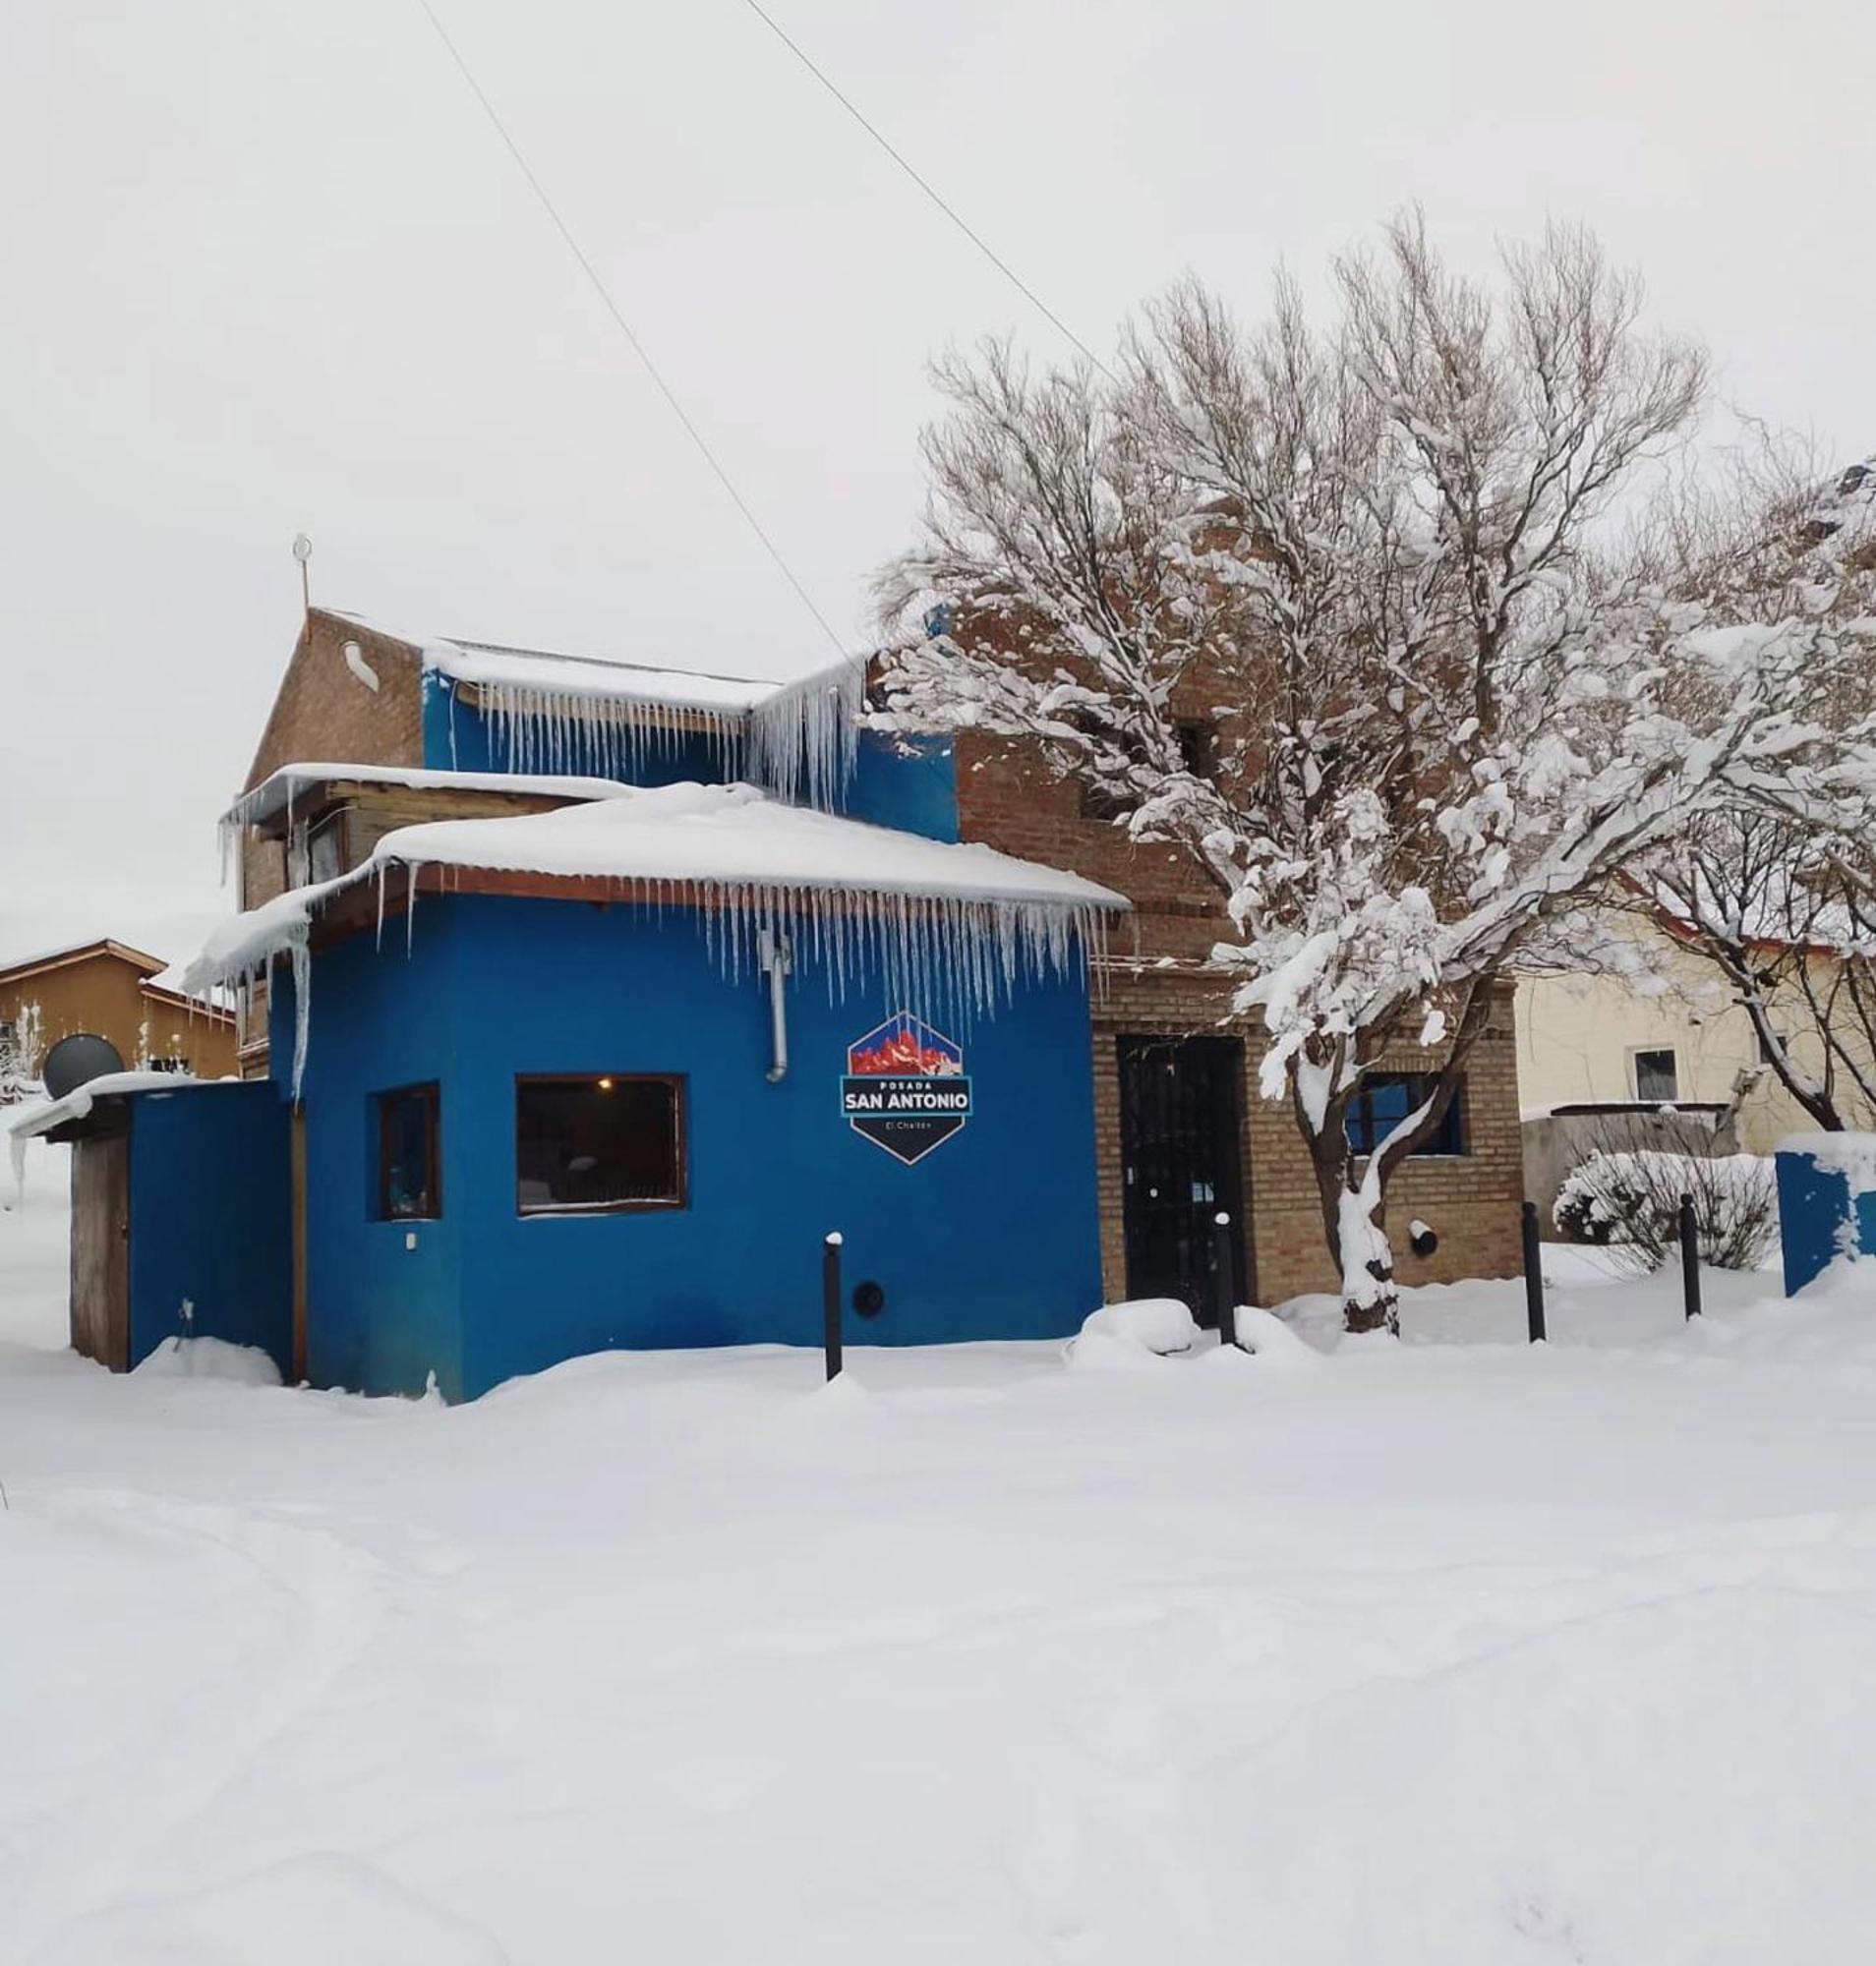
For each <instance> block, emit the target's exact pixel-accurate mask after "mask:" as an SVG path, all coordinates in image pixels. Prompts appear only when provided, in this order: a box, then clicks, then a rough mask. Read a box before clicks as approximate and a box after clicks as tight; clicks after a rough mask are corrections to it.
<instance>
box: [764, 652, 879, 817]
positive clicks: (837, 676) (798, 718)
mask: <svg viewBox="0 0 1876 1966" xmlns="http://www.w3.org/2000/svg"><path fill="white" fill-rule="evenodd" d="M865 707H866V664H865V661H864V659H862V658H858V657H855V658H853V659H851V660H850V661H848V662H845V663H843V664H841V665H840V666H839V667H838V668H834V669H831V670H830V669H822V670H819V671H817V672H816V673H815V674H813V675H810V676H803V677H802V678H801V680H800V681H799V682H795V683H790V684H789V685H788V686H787V687H786V688H784V689H778V690H777V691H775V692H774V694H773V695H771V696H768V697H765V698H764V699H763V701H762V702H760V703H758V704H757V705H756V706H755V708H754V709H753V710H751V711H750V712H749V718H748V733H749V734H748V774H749V777H750V779H751V780H752V781H754V782H755V783H756V784H759V785H766V786H767V787H768V788H769V790H771V791H772V792H774V793H775V794H776V795H777V796H778V797H779V798H785V799H787V800H788V801H789V802H790V803H791V804H795V805H811V806H814V807H817V808H818V809H819V810H820V811H822V812H832V811H833V810H834V809H835V807H836V805H837V803H838V801H839V798H840V794H841V792H842V790H843V789H844V788H845V786H846V784H847V781H848V779H849V778H850V776H851V774H852V770H853V756H854V751H855V748H856V746H857V743H858V735H859V717H860V713H861V711H862V710H864V708H865Z"/></svg>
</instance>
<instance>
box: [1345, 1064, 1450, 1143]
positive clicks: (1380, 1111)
mask: <svg viewBox="0 0 1876 1966" xmlns="http://www.w3.org/2000/svg"><path fill="white" fill-rule="evenodd" d="M1436 1083H1437V1080H1436V1078H1435V1076H1434V1074H1433V1073H1431V1072H1426V1071H1371V1072H1370V1073H1369V1075H1368V1076H1367V1077H1366V1078H1365V1079H1363V1080H1362V1089H1361V1090H1360V1091H1359V1092H1358V1093H1356V1095H1355V1097H1354V1098H1353V1099H1351V1100H1350V1101H1349V1106H1348V1120H1347V1131H1348V1143H1349V1145H1350V1146H1351V1147H1353V1148H1354V1149H1355V1151H1356V1152H1357V1153H1358V1154H1372V1153H1373V1152H1374V1151H1375V1149H1376V1147H1377V1146H1378V1145H1379V1143H1380V1142H1381V1141H1382V1140H1384V1139H1385V1138H1386V1137H1387V1135H1388V1134H1389V1133H1391V1132H1392V1131H1393V1130H1394V1128H1396V1127H1397V1126H1399V1125H1400V1123H1401V1121H1403V1120H1404V1119H1406V1117H1407V1115H1408V1114H1409V1113H1411V1112H1412V1111H1413V1110H1414V1108H1415V1107H1416V1106H1419V1105H1422V1104H1424V1103H1425V1102H1426V1101H1427V1100H1428V1099H1430V1098H1431V1097H1432V1096H1433V1089H1434V1086H1435V1085H1436ZM1465 1103H1466V1086H1465V1080H1464V1079H1461V1080H1460V1081H1459V1085H1458V1087H1457V1089H1456V1090H1455V1091H1454V1093H1453V1095H1452V1098H1451V1099H1450V1101H1448V1103H1447V1106H1446V1110H1445V1112H1444V1114H1443V1115H1441V1117H1440V1121H1439V1124H1438V1126H1436V1128H1434V1130H1433V1131H1432V1133H1431V1134H1429V1135H1428V1137H1427V1138H1426V1139H1424V1140H1422V1141H1421V1143H1420V1144H1419V1146H1417V1147H1416V1148H1415V1149H1414V1152H1415V1153H1416V1154H1463V1153H1464V1152H1465V1151H1466V1128H1465Z"/></svg>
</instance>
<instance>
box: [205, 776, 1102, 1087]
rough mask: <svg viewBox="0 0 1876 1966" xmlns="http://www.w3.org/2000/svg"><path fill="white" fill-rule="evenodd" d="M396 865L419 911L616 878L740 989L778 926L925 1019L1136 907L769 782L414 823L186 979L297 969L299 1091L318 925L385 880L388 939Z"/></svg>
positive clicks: (1092, 941) (224, 980) (243, 984)
mask: <svg viewBox="0 0 1876 1966" xmlns="http://www.w3.org/2000/svg"><path fill="white" fill-rule="evenodd" d="M393 868H399V869H402V870H404V871H405V872H406V875H407V882H406V893H407V896H408V900H409V905H410V906H411V907H412V908H414V906H415V898H416V893H417V886H418V882H419V879H420V878H421V876H422V875H423V874H424V873H425V871H426V870H442V875H441V885H443V886H445V887H448V886H453V885H456V884H457V880H456V879H452V878H451V876H452V873H453V875H454V876H455V877H460V875H461V874H462V873H464V872H467V871H470V870H482V871H486V872H494V873H504V874H520V875H536V876H539V877H541V878H542V879H543V880H555V879H579V880H600V881H604V882H608V883H611V884H613V885H614V886H615V888H616V891H617V893H618V895H619V897H620V898H621V899H630V900H635V901H637V902H639V903H640V904H641V905H644V906H647V907H653V908H671V907H676V908H691V909H695V910H697V911H698V913H699V914H700V915H701V917H702V922H703V928H704V932H705V934H706V935H707V936H708V937H709V939H710V942H711V945H712V947H713V948H714V949H715V951H716V952H717V954H718V956H719V958H720V960H721V961H722V962H723V964H724V967H725V969H726V970H727V972H728V973H729V974H730V976H731V977H732V978H733V979H735V978H737V977H739V976H740V975H742V974H743V973H744V972H745V970H747V969H748V968H749V967H750V966H751V963H752V959H753V953H754V949H755V945H756V939H757V937H758V936H759V934H760V933H761V932H762V931H764V930H767V931H770V932H772V933H789V934H793V935H796V936H798V937H800V938H801V939H802V941H803V944H804V947H805V949H806V950H807V951H808V952H811V953H812V954H814V955H815V956H816V957H818V958H821V959H822V960H823V962H824V965H825V967H826V969H827V973H828V987H829V990H830V992H833V993H835V994H836V995H840V994H844V993H845V990H846V988H847V984H848V981H849V978H850V976H853V975H855V974H857V973H858V972H860V971H861V970H864V969H873V970H877V971H879V972H880V973H881V974H882V976H883V980H884V982H885V984H886V987H887V989H888V991H889V993H890V994H892V995H893V996H895V997H896V998H899V999H901V1000H903V1001H904V1002H906V1003H907V1004H909V1005H910V1006H912V1007H913V1008H917V1007H920V1006H925V1007H929V1008H934V1009H935V1008H938V1007H941V1006H942V1007H943V1008H945V1009H947V1010H949V1011H952V1012H956V1013H961V1014H965V1015H968V1014H969V1013H970V1012H975V1011H988V1010H990V1009H992V1008H994V1006H995V1004H996V1003H997V1002H998V1001H999V1000H1000V999H1002V998H1004V997H1007V996H1008V994H1009V992H1010V990H1011V989H1012V988H1013V987H1014V985H1015V983H1016V981H1017V978H1018V976H1019V975H1020V974H1021V973H1023V972H1024V971H1025V970H1026V971H1027V972H1028V973H1030V974H1045V973H1054V974H1066V973H1067V972H1068V971H1069V969H1070V968H1071V966H1072V965H1073V964H1075V963H1077V962H1080V961H1082V960H1084V959H1085V954H1086V953H1087V951H1088V950H1089V949H1090V948H1093V947H1095V946H1097V945H1098V944H1099V941H1100V937H1101V929H1102V924H1103V921H1104V919H1105V917H1106V916H1107V915H1108V914H1109V913H1111V912H1115V911H1118V910H1121V909H1124V908H1126V907H1127V906H1128V905H1129V903H1128V902H1127V900H1126V899H1125V898H1124V897H1123V896H1120V895H1117V894H1115V893H1114V892H1113V891H1112V890H1111V889H1108V888H1102V887H1099V886H1097V885H1096V884H1095V883H1094V882H1092V881H1086V880H1084V879H1082V878H1081V876H1080V875H1076V874H1068V873H1063V872H1061V871H1059V870H1058V869H1056V868H1053V867H1042V866H1037V865H1035V864H1034V863H1032V862H1030V861H1026V860H1018V859H1016V858H1014V857H1013V856H1011V855H1010V854H1007V853H999V852H997V851H996V850H995V849H994V848H992V847H988V846H975V845H948V844H945V843H944V842H942V841H939V840H935V839H926V838H923V837H921V836H919V835H917V834H909V833H897V832H894V831H892V830H890V829H889V828H886V827H879V826H868V825H865V824H863V823H861V822H860V821H858V820H851V819H842V818H838V817H836V816H835V815H833V814H831V813H825V812H816V811H813V810H811V809H810V808H807V807H802V806H791V805H785V804H782V803H781V802H780V801H778V800H777V799H776V798H774V797H772V796H771V795H770V794H769V793H767V792H765V791H762V790H760V789H758V788H757V787H756V786H754V785H744V784H735V785H703V784H696V783H684V784H675V785H663V786H658V787H655V788H649V789H641V788H637V787H625V788H620V789H617V790H616V791H615V792H614V793H613V794H612V795H611V796H609V797H606V798H601V799H595V800H592V801H591V802H589V803H585V804H580V805H570V806H563V807H560V808H557V810H555V811H552V812H542V813H528V814H521V815H515V816H510V817H504V818H499V819H452V820H437V821H433V822H430V823H428V824H425V825H420V826H407V827H402V828H400V829H398V830H397V831H396V832H393V833H388V834H386V835H385V836H384V838H382V839H381V840H380V841H379V842H378V844H377V846H376V847H375V848H374V849H373V852H372V854H371V857H370V858H369V859H368V860H366V861H364V862H363V863H361V865H359V866H358V867H356V868H354V869H352V870H351V871H350V872H349V873H346V874H343V875H341V876H339V877H338V878H337V879H336V880H332V881H325V882H321V883H317V884H315V885H313V886H310V887H304V888H296V889H294V890H292V891H291V892H290V893H287V894H284V895H280V896H276V897H275V898H274V899H272V900H270V901H267V902H265V903H264V905H262V906H261V907H258V908H254V909H251V910H250V911H249V912H248V913H246V914H243V915H238V916H236V917H235V918H234V919H233V920H232V921H230V922H228V923H226V924H225V925H224V926H223V927H222V928H220V929H219V930H217V931H216V933H215V934H214V935H213V936H211V937H210V938H209V941H208V943H207V945H206V946H205V949H204V950H203V952H202V954H200V955H199V956H198V957H197V958H196V960H195V961H194V962H192V963H191V964H190V965H189V968H188V970H187V971H186V972H185V975H184V987H185V988H186V989H187V990H189V991H190V992H192V993H194V994H197V995H205V994H206V993H207V992H209V991H211V990H213V989H215V988H217V987H218V986H232V987H234V988H236V989H240V990H244V991H245V990H249V989H250V988H251V986H252V985H253V984H255V983H257V982H259V981H260V980H261V979H262V978H263V977H264V975H265V973H266V971H267V969H268V967H269V966H270V965H271V963H272V962H273V960H274V958H275V957H276V956H281V955H284V956H286V957H287V958H288V960H289V961H290V962H291V964H292V968H293V979H294V986H295V1003H296V1009H297V1012H298V1023H297V1029H296V1032H295V1039H294V1062H293V1086H294V1091H295V1094H296V1095H297V1093H298V1089H299V1084H300V1079H301V1075H302V1073H303V1071H304V1070H305V1064H306V1045H307V1031H308V1021H307V1020H308V989H309V984H310V980H311V973H310V972H311V962H310V958H309V953H308V950H309V938H310V936H311V932H312V927H313V923H314V920H315V919H316V917H317V916H318V914H319V912H320V910H321V909H322V907H323V906H324V905H325V904H326V903H327V902H328V901H329V900H331V899H332V898H333V897H334V896H337V895H339V894H341V893H343V892H344V891H346V890H348V889H351V888H355V887H358V886H360V885H361V884H363V883H365V882H368V881H376V883H377V885H378V912H379V925H380V932H381V931H382V924H383V912H384V885H385V880H386V877H387V875H388V874H389V872H390V870H391V869H393ZM411 932H412V930H411V927H410V925H409V923H408V922H407V924H406V935H407V936H408V935H409V934H410V933H411Z"/></svg>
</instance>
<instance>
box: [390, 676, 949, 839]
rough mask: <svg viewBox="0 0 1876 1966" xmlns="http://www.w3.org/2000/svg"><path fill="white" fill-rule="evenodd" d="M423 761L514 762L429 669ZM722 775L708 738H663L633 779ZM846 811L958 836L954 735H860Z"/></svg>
mask: <svg viewBox="0 0 1876 1966" xmlns="http://www.w3.org/2000/svg"><path fill="white" fill-rule="evenodd" d="M424 764H425V766H426V767H427V768H428V769H430V770H432V771H444V772H447V771H456V772H508V771H512V770H514V769H515V767H514V765H513V762H512V760H511V759H510V757H509V755H508V752H507V749H506V747H505V745H503V744H502V743H500V742H499V741H498V739H497V738H496V737H495V736H494V735H493V733H492V732H491V730H490V727H489V721H488V719H487V718H486V717H484V716H483V715H482V713H481V712H480V711H478V710H473V709H470V708H469V707H468V706H467V705H464V704H462V703H459V702H458V701H457V700H456V693H455V691H454V690H453V689H452V688H451V687H450V686H449V683H448V680H447V678H445V677H442V676H439V675H438V674H437V673H436V671H435V670H428V669H427V670H426V671H425V672H424ZM616 764H617V760H616V759H615V760H612V761H610V764H609V760H608V759H607V758H606V757H604V756H603V755H593V756H582V755H577V754H576V755H575V756H573V757H571V758H568V759H566V760H564V761H562V764H561V766H560V769H562V770H565V771H569V772H573V773H580V774H586V775H589V776H592V777H596V778H606V777H609V776H615V775H616V774H615V773H614V771H613V770H612V769H611V768H610V767H611V766H616ZM723 779H724V763H723V756H722V753H721V751H720V750H719V749H718V747H717V746H716V745H715V744H713V743H712V742H710V740H709V739H708V738H706V737H702V736H689V737H682V738H679V737H677V736H672V737H670V738H663V737H661V738H659V739H658V740H657V742H656V743H655V745H653V746H652V748H650V749H649V750H648V751H647V753H646V755H645V757H644V758H643V760H642V761H641V764H640V767H639V769H638V770H637V771H636V772H635V773H634V774H633V779H632V782H634V783H637V784H645V785H670V784H678V783H681V782H683V781H686V780H695V781H697V782H698V783H701V784H718V783H721V782H722V781H723ZM841 810H842V811H843V812H846V813H848V814H849V815H850V817H852V818H854V819H864V820H870V821H871V822H872V823H873V824H874V825H875V826H893V827H898V828H899V829H900V830H901V831H903V832H906V833H919V834H923V835H924V836H925V838H928V839H945V840H954V839H956V838H957V837H958V781H957V774H956V770H955V768H954V765H953V760H952V746H951V740H950V739H949V738H918V739H914V740H911V741H909V742H900V741H897V740H895V739H893V738H890V737H888V736H886V735H884V734H883V733H881V732H879V731H873V730H865V731H861V732H860V734H859V742H858V746H857V751H856V755H855V758H854V765H853V775H852V778H851V779H850V781H849V783H848V786H847V791H846V795H845V796H844V798H843V799H842V801H841Z"/></svg>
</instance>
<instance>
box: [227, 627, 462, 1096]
mask: <svg viewBox="0 0 1876 1966" xmlns="http://www.w3.org/2000/svg"><path fill="white" fill-rule="evenodd" d="M347 642H356V643H357V644H358V645H359V649H360V652H361V654H362V655H363V656H364V659H365V661H366V663H367V664H368V665H370V666H371V668H372V670H373V671H374V672H375V673H376V675H377V677H378V687H377V689H375V690H374V689H373V688H371V686H370V685H369V684H367V683H365V682H364V681H362V680H361V679H360V678H359V677H358V676H356V675H354V674H353V673H352V671H351V669H350V668H348V667H347V666H346V663H345V644H346V643H347ZM423 762H424V696H423V665H422V662H421V660H420V657H419V651H418V650H417V649H416V648H415V647H413V646H412V645H411V644H410V643H408V642H400V641H397V640H395V639H394V638H393V637H391V636H388V635H381V634H379V633H377V632H376V631H375V630H373V629H370V628H364V627H361V626H360V625H359V624H358V623H357V622H356V621H348V620H347V619H346V618H345V617H344V616H343V615H342V614H328V613H326V612H325V611H324V609H322V608H319V607H315V608H313V609H312V610H311V611H310V612H309V613H308V615H307V617H306V625H305V626H304V627H303V628H302V629H301V630H300V639H299V641H298V642H297V643H295V645H294V649H293V654H292V656H291V658H290V659H289V660H288V662H287V666H286V673H285V674H284V675H283V676H282V677H281V678H280V687H279V689H278V690H277V691H276V692H275V694H274V698H273V708H272V709H271V710H270V711H269V712H268V713H267V721H266V723H265V725H264V727H263V729H262V732H261V742H260V744H259V746H258V747H257V748H256V750H255V754H254V763H253V765H252V766H250V767H249V770H248V778H247V783H246V785H245V786H244V787H243V789H244V790H250V791H251V790H252V789H253V788H254V787H255V786H256V785H258V784H260V783H261V782H262V781H263V780H264V779H267V778H270V777H271V776H272V775H273V774H274V773H275V772H277V771H278V770H279V769H280V767H281V766H282V765H298V764H315V763H336V764H354V765H408V766H420V765H422V763H423ZM240 852H241V870H240V871H241V884H240V885H241V905H242V906H243V907H244V908H257V907H259V906H260V905H261V904H262V902H264V901H270V900H272V899H273V897H274V896H276V895H279V894H284V893H285V891H286V843H285V841H284V840H281V839H264V838H262V837H261V836H260V835H259V834H257V833H256V832H255V831H254V830H253V829H252V828H250V829H249V831H248V833H247V834H246V836H245V837H244V838H243V839H242V841H241V848H240ZM266 1032H267V1004H266V987H265V985H264V984H263V985H262V986H261V987H260V989H259V990H258V991H257V992H256V997H255V1004H254V1009H253V1012H252V1014H251V1015H250V1016H249V1017H247V1018H245V1019H244V1020H243V1023H242V1026H241V1032H240V1048H241V1070H242V1073H243V1075H244V1076H246V1077H261V1076H263V1075H264V1073H265V1071H266V1069H267V1050H266Z"/></svg>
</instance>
